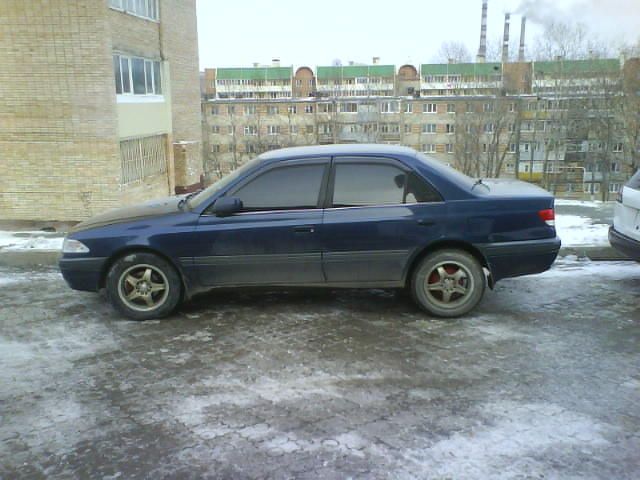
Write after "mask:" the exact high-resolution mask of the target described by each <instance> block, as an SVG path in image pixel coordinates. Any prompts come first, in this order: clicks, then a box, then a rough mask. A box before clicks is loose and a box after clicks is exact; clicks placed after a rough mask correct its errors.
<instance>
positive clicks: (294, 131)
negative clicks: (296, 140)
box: [289, 125, 298, 135]
mask: <svg viewBox="0 0 640 480" xmlns="http://www.w3.org/2000/svg"><path fill="white" fill-rule="evenodd" d="M289 134H291V135H297V134H298V125H289Z"/></svg>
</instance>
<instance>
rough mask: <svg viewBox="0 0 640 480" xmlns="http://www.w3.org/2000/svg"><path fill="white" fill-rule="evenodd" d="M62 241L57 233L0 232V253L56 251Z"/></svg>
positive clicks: (59, 248)
mask: <svg viewBox="0 0 640 480" xmlns="http://www.w3.org/2000/svg"><path fill="white" fill-rule="evenodd" d="M63 241H64V238H63V237H61V236H60V234H59V233H47V232H37V231H36V232H3V231H0V251H22V250H39V251H57V250H62V242H63Z"/></svg>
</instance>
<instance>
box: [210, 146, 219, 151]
mask: <svg viewBox="0 0 640 480" xmlns="http://www.w3.org/2000/svg"><path fill="white" fill-rule="evenodd" d="M211 153H220V145H211Z"/></svg>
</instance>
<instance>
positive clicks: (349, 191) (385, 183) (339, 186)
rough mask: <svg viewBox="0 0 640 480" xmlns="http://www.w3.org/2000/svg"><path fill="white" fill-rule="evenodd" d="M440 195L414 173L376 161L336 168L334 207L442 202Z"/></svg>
mask: <svg viewBox="0 0 640 480" xmlns="http://www.w3.org/2000/svg"><path fill="white" fill-rule="evenodd" d="M439 200H440V195H438V193H437V192H435V191H434V190H433V188H432V187H431V186H430V185H428V184H427V183H426V182H424V181H423V180H422V179H421V178H420V177H418V175H416V174H415V173H413V172H411V173H407V172H405V171H403V170H401V169H400V168H398V167H395V166H393V165H385V164H374V163H339V164H337V165H336V167H335V181H334V187H333V206H334V207H355V206H367V205H398V204H402V203H418V202H433V201H439Z"/></svg>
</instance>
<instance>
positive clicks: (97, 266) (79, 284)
mask: <svg viewBox="0 0 640 480" xmlns="http://www.w3.org/2000/svg"><path fill="white" fill-rule="evenodd" d="M106 262H107V258H106V257H62V258H61V259H60V261H59V262H58V265H59V267H60V272H61V273H62V276H63V277H64V279H65V281H66V282H67V284H68V285H69V286H70V287H71V288H73V289H74V290H84V291H87V292H97V291H98V290H99V289H100V280H101V277H102V272H103V269H104V266H105V264H106Z"/></svg>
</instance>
